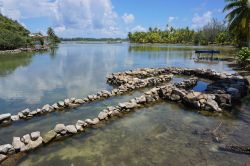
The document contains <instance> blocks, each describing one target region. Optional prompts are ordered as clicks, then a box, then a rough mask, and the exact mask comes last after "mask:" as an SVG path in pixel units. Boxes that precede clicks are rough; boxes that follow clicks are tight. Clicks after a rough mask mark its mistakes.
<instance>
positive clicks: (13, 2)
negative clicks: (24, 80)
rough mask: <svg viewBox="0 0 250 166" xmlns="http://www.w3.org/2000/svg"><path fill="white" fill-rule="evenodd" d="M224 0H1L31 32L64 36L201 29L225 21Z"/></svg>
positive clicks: (3, 9) (3, 10)
mask: <svg viewBox="0 0 250 166" xmlns="http://www.w3.org/2000/svg"><path fill="white" fill-rule="evenodd" d="M224 5H225V3H224V0H192V1H187V0H174V1H173V0H0V11H1V13H2V14H3V15H6V16H8V17H10V18H12V19H15V20H18V21H19V22H21V23H22V24H23V25H24V26H25V27H26V28H28V29H29V30H30V31H31V32H38V31H40V32H42V33H45V32H46V29H47V27H49V26H51V27H53V28H54V29H55V31H56V33H57V34H58V35H59V36H60V37H97V38H99V37H126V36H127V33H128V32H129V31H145V30H147V29H148V28H149V27H150V26H152V27H158V28H161V29H164V28H165V27H166V25H167V24H169V25H171V26H174V27H185V26H189V27H192V28H193V29H198V28H200V27H202V26H203V25H204V24H206V23H207V22H208V21H209V20H210V19H211V18H217V19H219V20H223V19H224V16H225V14H224V13H222V9H223V7H224Z"/></svg>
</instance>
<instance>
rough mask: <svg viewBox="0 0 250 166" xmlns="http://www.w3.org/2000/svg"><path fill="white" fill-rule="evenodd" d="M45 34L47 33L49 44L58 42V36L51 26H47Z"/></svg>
mask: <svg viewBox="0 0 250 166" xmlns="http://www.w3.org/2000/svg"><path fill="white" fill-rule="evenodd" d="M47 35H48V39H49V41H50V43H51V44H56V43H59V42H60V39H59V37H58V36H56V34H55V32H54V30H53V29H52V28H51V27H49V28H48V30H47Z"/></svg>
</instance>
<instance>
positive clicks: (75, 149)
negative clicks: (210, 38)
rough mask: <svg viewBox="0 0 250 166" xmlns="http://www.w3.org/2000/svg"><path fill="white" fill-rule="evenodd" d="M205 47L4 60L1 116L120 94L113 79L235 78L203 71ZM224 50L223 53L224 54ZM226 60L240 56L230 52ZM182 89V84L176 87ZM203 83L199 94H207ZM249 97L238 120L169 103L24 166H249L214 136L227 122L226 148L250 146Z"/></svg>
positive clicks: (18, 131)
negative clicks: (200, 56) (170, 74)
mask: <svg viewBox="0 0 250 166" xmlns="http://www.w3.org/2000/svg"><path fill="white" fill-rule="evenodd" d="M198 48H199V47H183V46H165V45H133V44H132V45H129V44H127V43H123V44H61V45H59V47H58V49H56V50H53V51H51V52H45V53H36V54H25V55H0V60H1V61H0V111H1V113H6V112H10V113H16V112H18V111H21V110H23V109H25V108H31V109H32V108H37V107H41V106H42V105H44V104H47V103H49V104H52V103H54V102H56V101H59V100H62V99H65V98H68V97H85V96H87V95H88V94H92V93H96V92H98V91H99V90H102V89H108V90H110V89H112V87H111V86H109V85H108V84H106V79H105V76H107V75H108V74H110V73H112V72H117V71H124V70H129V69H135V68H141V67H165V66H175V67H190V68H194V67H195V68H210V69H214V70H217V71H227V72H234V71H233V70H232V69H230V68H229V67H228V66H227V63H226V62H225V61H221V62H218V63H217V62H216V63H208V64H207V63H196V62H194V60H193V59H192V57H193V56H194V53H193V50H195V49H198ZM217 49H218V48H217ZM220 56H233V55H232V51H231V50H226V49H223V50H222V55H220ZM175 81H179V80H178V79H175ZM206 85H207V82H205V81H204V80H200V81H199V83H198V85H197V86H196V87H194V90H197V91H203V90H204V89H205V87H206ZM145 90H146V89H144V90H143V89H142V90H138V91H135V92H131V93H128V94H125V95H123V96H119V97H112V98H110V99H107V100H103V101H97V102H94V103H90V104H87V105H84V106H82V107H80V108H77V109H72V110H67V111H63V112H55V113H51V114H49V115H46V116H41V117H36V118H33V119H32V120H28V121H20V122H17V123H13V125H11V126H6V127H4V128H0V135H1V137H0V143H1V144H2V143H9V142H11V138H12V137H13V136H22V135H24V134H26V133H29V132H32V131H37V130H39V131H41V132H42V133H45V132H46V131H48V130H50V129H52V128H53V127H54V126H55V124H56V123H65V124H73V123H75V122H76V121H77V120H78V119H86V118H93V117H96V116H97V114H98V113H99V112H100V111H101V110H102V109H104V108H105V107H107V106H110V105H117V104H118V103H119V102H121V101H127V100H129V99H131V98H133V97H134V96H139V95H140V94H141V93H143V91H145ZM249 98H250V97H249V96H248V97H246V98H245V99H244V101H243V102H242V103H241V104H239V105H238V106H237V107H236V108H235V109H234V110H233V113H232V114H231V115H230V116H221V117H206V116H203V115H200V114H197V113H196V112H194V111H193V110H191V109H189V108H186V107H183V106H182V105H179V104H176V103H170V102H164V101H161V102H159V103H158V104H155V105H152V106H150V107H147V108H142V109H139V110H136V111H135V112H132V113H129V114H127V115H126V116H124V117H123V118H118V119H113V120H112V121H111V122H106V123H104V124H102V125H100V126H99V127H96V128H95V129H89V130H87V131H86V133H82V134H80V135H77V136H74V137H70V138H68V139H66V140H63V141H60V142H54V143H52V144H50V145H48V146H46V147H42V148H39V149H37V150H35V151H34V152H32V154H29V155H28V156H27V157H25V158H24V159H23V160H22V161H21V162H20V163H19V164H20V165H25V166H27V165H62V166H63V165H74V166H76V165H108V166H110V165H244V164H247V163H250V158H249V157H248V156H247V155H242V154H233V153H229V152H221V151H218V150H217V146H218V145H219V144H218V143H215V142H213V140H212V137H210V136H209V135H206V134H204V133H206V131H208V130H213V129H215V128H216V127H217V126H218V125H219V124H220V123H221V122H222V126H221V127H220V133H221V134H222V135H223V136H224V137H225V138H224V140H223V143H236V144H250V140H249V136H250V132H249V131H250V129H249V127H248V126H249V123H250V113H249V110H250V109H249V108H250V104H249V102H248V101H249Z"/></svg>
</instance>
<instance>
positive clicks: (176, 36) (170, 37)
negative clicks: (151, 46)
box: [128, 19, 234, 45]
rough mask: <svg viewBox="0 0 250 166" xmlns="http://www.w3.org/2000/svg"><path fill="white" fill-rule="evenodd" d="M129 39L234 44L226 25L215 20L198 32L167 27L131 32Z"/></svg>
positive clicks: (147, 41)
mask: <svg viewBox="0 0 250 166" xmlns="http://www.w3.org/2000/svg"><path fill="white" fill-rule="evenodd" d="M128 37H129V40H130V42H134V43H170V44H195V45H208V44H218V45H230V44H233V42H234V40H232V35H231V34H230V32H229V31H228V30H227V27H226V25H225V23H223V22H220V21H217V20H215V19H213V20H211V22H209V23H208V24H207V25H205V26H204V27H203V28H202V29H200V30H198V31H194V30H192V29H190V28H188V27H186V28H179V29H175V28H173V27H170V28H169V27H167V28H166V30H160V29H158V28H149V30H148V31H147V32H134V33H131V32H130V33H129V34H128Z"/></svg>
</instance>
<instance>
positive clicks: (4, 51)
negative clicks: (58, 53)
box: [0, 46, 50, 54]
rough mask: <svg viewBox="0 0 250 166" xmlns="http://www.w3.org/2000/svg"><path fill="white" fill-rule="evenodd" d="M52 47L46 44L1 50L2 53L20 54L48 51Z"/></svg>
mask: <svg viewBox="0 0 250 166" xmlns="http://www.w3.org/2000/svg"><path fill="white" fill-rule="evenodd" d="M49 48H50V47H48V46H44V47H41V48H17V49H14V50H0V54H18V53H21V52H33V51H47V50H49Z"/></svg>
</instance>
